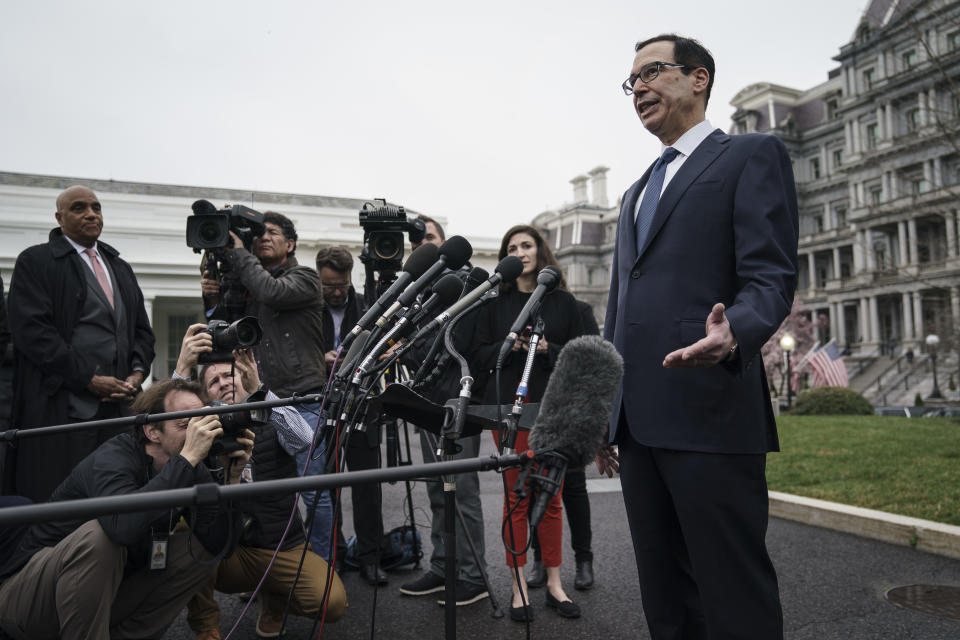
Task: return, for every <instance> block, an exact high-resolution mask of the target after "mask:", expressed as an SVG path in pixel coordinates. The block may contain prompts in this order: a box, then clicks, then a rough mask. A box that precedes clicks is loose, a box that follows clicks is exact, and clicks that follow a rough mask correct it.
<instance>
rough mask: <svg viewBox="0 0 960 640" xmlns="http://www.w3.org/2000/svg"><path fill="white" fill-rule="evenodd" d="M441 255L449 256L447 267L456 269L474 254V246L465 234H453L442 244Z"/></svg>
mask: <svg viewBox="0 0 960 640" xmlns="http://www.w3.org/2000/svg"><path fill="white" fill-rule="evenodd" d="M440 255H442V256H446V257H447V264H446V267H447V269H453V270H454V271H456V270H457V269H459V268H460V267H462V266H463V265H465V264H467V260H469V259H470V256H472V255H473V247H472V246H470V243H469V242H467V239H466V238H464V237H463V236H453V237H452V238H450V239H449V240H447V241H446V242H444V243H443V244H442V245H441V246H440Z"/></svg>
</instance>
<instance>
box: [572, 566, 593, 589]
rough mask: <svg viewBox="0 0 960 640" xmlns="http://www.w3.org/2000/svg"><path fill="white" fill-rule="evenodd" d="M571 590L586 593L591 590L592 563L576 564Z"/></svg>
mask: <svg viewBox="0 0 960 640" xmlns="http://www.w3.org/2000/svg"><path fill="white" fill-rule="evenodd" d="M573 588H574V589H577V590H578V591H586V590H587V589H592V588H593V561H592V560H581V561H579V562H577V577H576V578H574V579H573Z"/></svg>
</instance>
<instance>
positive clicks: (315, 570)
mask: <svg viewBox="0 0 960 640" xmlns="http://www.w3.org/2000/svg"><path fill="white" fill-rule="evenodd" d="M302 551H303V547H302V546H299V547H295V548H293V549H290V550H288V551H281V552H280V553H278V554H277V559H276V560H275V561H274V563H273V566H272V567H271V568H270V573H269V574H267V579H266V580H265V581H264V583H263V587H261V588H260V596H261V606H262V607H266V608H267V610H268V611H271V612H274V613H275V614H282V613H283V610H284V607H285V606H286V604H287V594H289V593H290V587H291V585H293V579H294V576H296V575H297V566H298V565H299V564H300V554H301V553H302ZM272 556H273V549H257V548H254V547H237V548H236V549H235V550H234V552H233V554H232V555H231V556H230V557H229V558H226V559H224V560H223V561H221V562H220V567H219V568H218V569H217V575H216V578H215V579H213V578H211V579H210V580H209V581H208V582H207V583H206V584H205V585H203V587H201V589H200V590H199V591H198V592H197V593H196V595H194V597H193V598H192V599H191V600H190V603H189V604H188V605H187V623H188V624H189V625H190V628H191V629H192V630H193V631H194V632H195V633H200V632H201V631H206V630H207V629H219V628H220V608H219V607H218V606H217V602H216V600H214V599H213V591H214V588H215V589H216V590H217V591H220V592H222V593H240V592H243V591H253V590H254V589H255V588H256V586H257V584H258V583H259V582H260V579H261V578H262V577H263V573H264V571H266V569H267V565H268V564H269V563H270V558H271V557H272ZM331 577H332V584H331V586H330V599H329V602H328V603H327V621H328V622H334V621H336V620H339V619H340V618H341V617H343V614H344V612H346V609H347V592H346V591H345V590H344V588H343V583H342V582H341V581H340V576H338V575H337V574H336V573H333V574H332V576H331ZM326 578H327V563H326V561H325V560H324V559H323V558H321V557H320V556H318V555H317V554H315V553H313V552H312V551H309V550H308V551H307V553H306V557H305V558H304V560H303V570H302V571H301V572H300V579H299V580H298V581H297V587H296V589H294V592H293V599H292V600H291V602H290V613H291V614H292V615H297V616H307V617H310V618H313V617H316V615H317V613H318V612H319V611H320V605H321V604H322V602H323V592H324V581H325V580H326Z"/></svg>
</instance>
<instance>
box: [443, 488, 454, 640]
mask: <svg viewBox="0 0 960 640" xmlns="http://www.w3.org/2000/svg"><path fill="white" fill-rule="evenodd" d="M456 508H457V481H456V476H449V478H447V477H445V478H444V479H443V536H444V541H443V544H444V550H445V551H446V554H447V558H446V560H445V561H444V572H445V576H444V577H445V578H446V580H445V582H446V584H445V588H446V591H445V596H444V602H446V604H445V605H444V609H445V611H444V629H445V630H446V638H447V640H456V637H457V595H456V594H457V520H456V516H455V515H454V510H455V509H456Z"/></svg>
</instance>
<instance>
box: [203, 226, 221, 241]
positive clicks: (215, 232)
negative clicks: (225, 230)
mask: <svg viewBox="0 0 960 640" xmlns="http://www.w3.org/2000/svg"><path fill="white" fill-rule="evenodd" d="M198 233H199V234H200V239H201V240H203V241H204V242H215V241H216V240H217V239H219V238H220V225H218V224H217V223H216V222H206V223H204V224H202V225H200V229H199V230H198Z"/></svg>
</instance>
